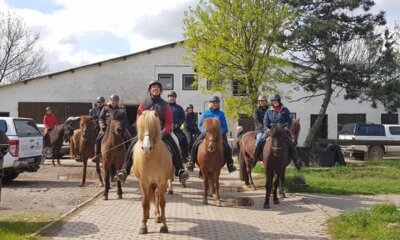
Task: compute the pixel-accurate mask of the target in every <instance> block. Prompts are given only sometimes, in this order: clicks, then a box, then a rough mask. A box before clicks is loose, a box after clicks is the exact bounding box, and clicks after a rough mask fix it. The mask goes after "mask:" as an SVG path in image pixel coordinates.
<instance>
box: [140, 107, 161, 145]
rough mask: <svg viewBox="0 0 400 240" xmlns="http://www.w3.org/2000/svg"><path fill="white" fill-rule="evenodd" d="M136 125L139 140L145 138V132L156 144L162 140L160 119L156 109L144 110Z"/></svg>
mask: <svg viewBox="0 0 400 240" xmlns="http://www.w3.org/2000/svg"><path fill="white" fill-rule="evenodd" d="M136 127H137V131H138V140H139V141H141V140H143V138H144V136H145V134H148V135H149V136H150V137H151V138H152V139H153V141H154V143H155V144H156V143H158V142H160V141H161V126H160V120H159V119H158V117H157V113H156V112H155V111H149V110H146V111H143V112H142V113H141V114H140V115H139V119H138V122H137V125H136Z"/></svg>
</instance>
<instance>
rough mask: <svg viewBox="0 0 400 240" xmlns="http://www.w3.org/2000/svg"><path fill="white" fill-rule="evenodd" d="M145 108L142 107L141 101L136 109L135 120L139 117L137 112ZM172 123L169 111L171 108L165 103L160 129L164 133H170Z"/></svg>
mask: <svg viewBox="0 0 400 240" xmlns="http://www.w3.org/2000/svg"><path fill="white" fill-rule="evenodd" d="M145 110H146V109H145V108H144V105H143V103H141V104H140V105H139V107H138V110H137V116H136V121H137V119H138V118H139V114H140V113H141V112H143V111H145ZM172 123H173V117H172V111H171V108H170V107H169V105H168V104H166V106H165V110H164V126H161V128H162V129H161V131H163V132H166V133H171V131H172Z"/></svg>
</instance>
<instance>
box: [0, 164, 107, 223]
mask: <svg viewBox="0 0 400 240" xmlns="http://www.w3.org/2000/svg"><path fill="white" fill-rule="evenodd" d="M61 164H62V166H55V167H54V166H53V165H52V164H51V161H49V160H46V161H45V163H44V164H43V165H41V167H40V169H39V170H38V172H35V173H22V174H20V175H19V176H18V177H17V178H16V179H15V180H14V181H12V182H11V183H8V184H3V187H2V191H1V203H0V212H1V214H0V215H1V216H0V219H1V218H4V217H7V216H10V215H11V216H16V217H18V216H19V215H28V216H31V215H43V214H45V215H50V216H53V217H57V216H61V215H62V214H64V213H67V212H69V211H70V210H72V209H74V208H76V207H77V206H78V205H80V204H82V203H83V202H85V201H87V200H88V199H90V198H92V197H93V196H95V195H96V194H97V193H98V192H99V191H101V190H102V189H103V188H102V187H99V186H98V185H99V181H98V178H97V173H96V169H95V164H94V163H89V166H88V173H87V176H88V177H87V180H86V186H85V187H78V185H79V184H80V182H81V178H82V163H78V162H75V160H70V159H63V160H62V161H61Z"/></svg>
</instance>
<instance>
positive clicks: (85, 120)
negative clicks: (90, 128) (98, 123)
mask: <svg viewBox="0 0 400 240" xmlns="http://www.w3.org/2000/svg"><path fill="white" fill-rule="evenodd" d="M92 120H93V118H92V117H91V116H89V115H83V116H81V122H80V123H81V125H82V123H88V122H90V121H92Z"/></svg>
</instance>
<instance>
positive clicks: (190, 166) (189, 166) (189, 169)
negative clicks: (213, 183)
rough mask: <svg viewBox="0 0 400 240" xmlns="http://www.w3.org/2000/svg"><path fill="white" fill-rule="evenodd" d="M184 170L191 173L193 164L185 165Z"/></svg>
mask: <svg viewBox="0 0 400 240" xmlns="http://www.w3.org/2000/svg"><path fill="white" fill-rule="evenodd" d="M186 168H187V170H188V171H189V172H193V169H194V163H192V162H189V163H188V164H187V165H186Z"/></svg>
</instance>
